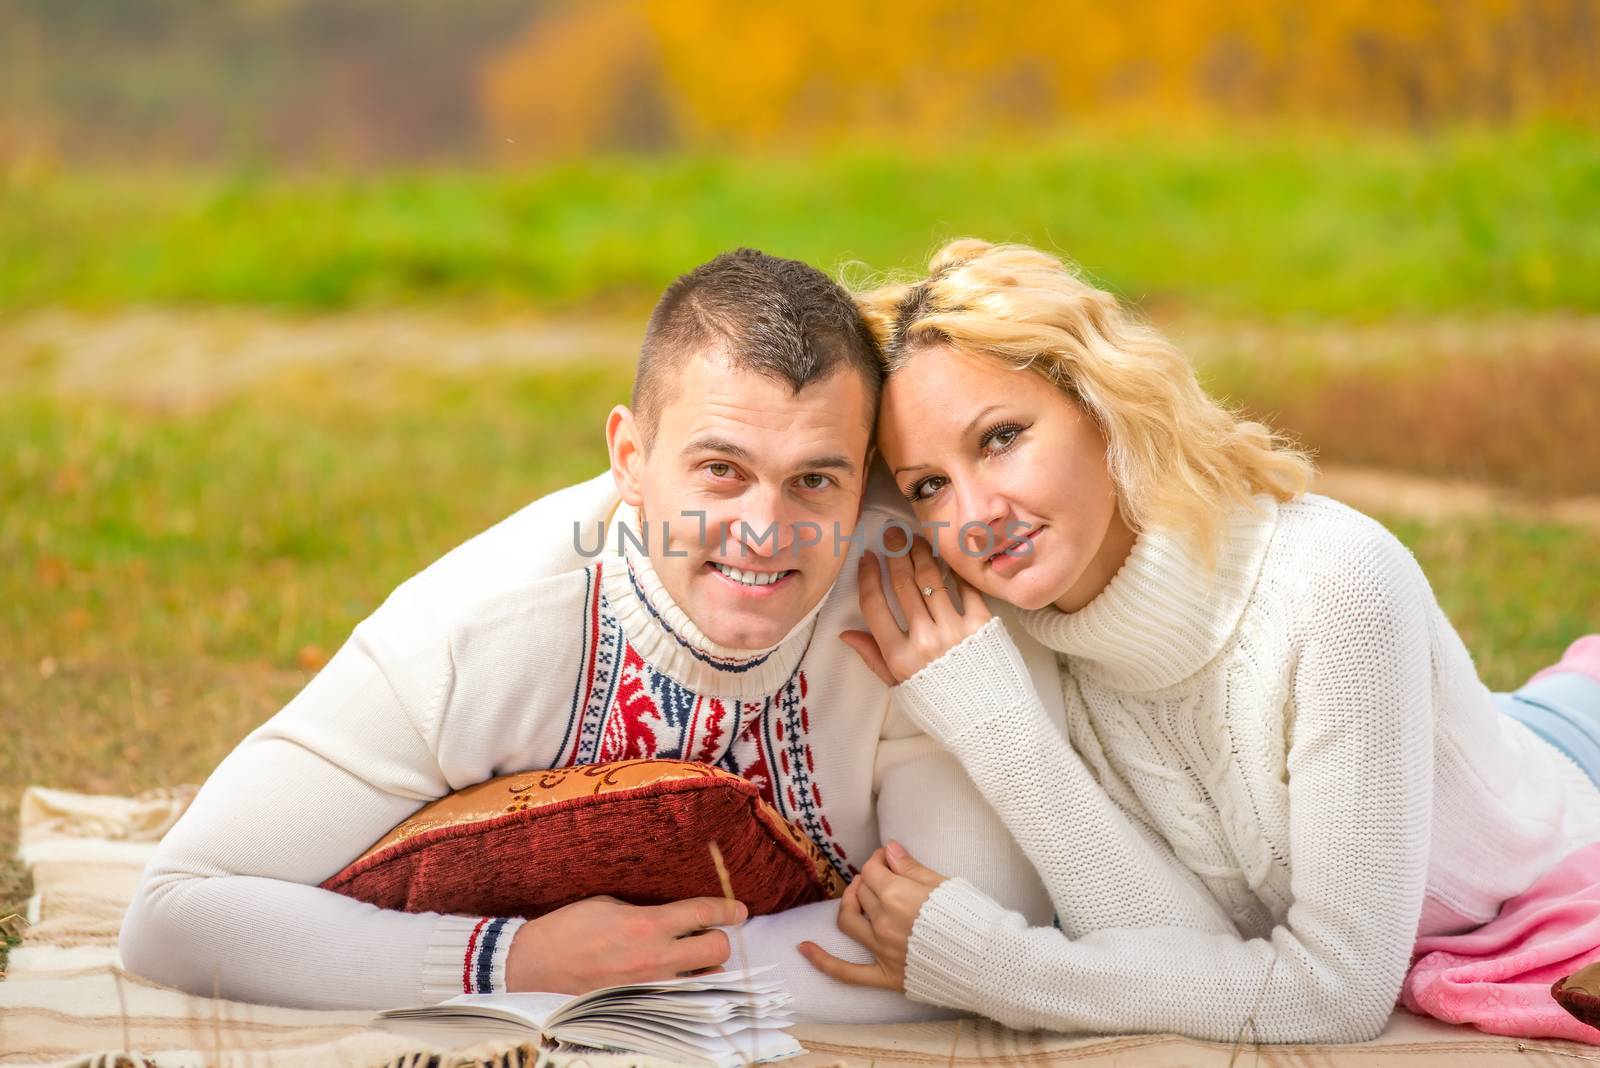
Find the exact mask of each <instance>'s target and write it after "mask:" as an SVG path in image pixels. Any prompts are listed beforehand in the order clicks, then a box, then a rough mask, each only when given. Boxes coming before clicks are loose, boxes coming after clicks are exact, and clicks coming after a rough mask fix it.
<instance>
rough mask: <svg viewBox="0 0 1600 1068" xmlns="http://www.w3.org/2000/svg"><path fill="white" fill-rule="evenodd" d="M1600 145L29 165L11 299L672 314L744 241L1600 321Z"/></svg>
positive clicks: (10, 197)
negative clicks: (504, 165) (471, 162)
mask: <svg viewBox="0 0 1600 1068" xmlns="http://www.w3.org/2000/svg"><path fill="white" fill-rule="evenodd" d="M1597 200H1600V136H1597V135H1596V134H1595V133H1594V132H1593V131H1589V130H1583V129H1562V128H1530V129H1524V130H1520V131H1512V132H1474V131H1456V132H1453V133H1441V134H1438V135H1435V136H1433V137H1430V138H1427V139H1407V140H1401V139H1395V138H1388V139H1386V138H1383V137H1381V136H1378V135H1368V136H1361V137H1358V136H1355V135H1349V134H1324V135H1312V134H1310V133H1306V132H1289V133H1278V134H1268V133H1264V132H1258V133H1255V134H1239V133H1234V134H1232V135H1228V136H1223V135H1221V134H1212V135H1196V136H1192V137H1187V138H1185V137H1164V138H1155V137H1139V136H1132V135H1126V134H1123V135H1087V134H1086V135H1082V136H1079V137H1076V138H1069V139H1062V140H1058V141H1055V142H1053V143H1051V144H1048V145H1043V146H1038V145H1035V146H1018V145H1008V144H996V145H992V146H988V147H983V146H975V147H970V148H967V149H964V150H957V149H952V150H949V151H947V152H944V153H942V154H939V155H936V156H935V155H920V156H919V155H908V154H907V153H904V152H898V151H897V152H892V153H891V152H888V151H883V152H877V153H874V152H867V151H848V152H846V151H840V152H836V153H832V154H824V155H819V156H808V157H803V158H742V159H733V158H720V157H668V158H660V159H633V158H623V159H599V160H591V161H586V162H583V163H576V164H567V165H559V166H551V167H547V168H543V169H537V170H528V171H520V172H489V173H476V174H467V173H416V174H392V175H385V176H369V177H351V176H329V175H310V176H298V177H297V176H293V175H285V174H272V173H254V172H247V173H240V174H234V175H213V176H195V175H168V176H164V177H162V176H156V177H150V176H141V175H134V174H116V175H89V174H73V173H68V174H53V173H33V174H23V173H21V172H17V173H14V174H12V175H11V176H10V178H9V179H7V180H6V184H5V185H3V186H0V311H3V310H17V309H24V308H31V307H38V306H44V305H53V304H70V305H82V306H118V305H121V304H124V303H127V302H159V303H189V302H225V303H228V302H231V303H260V304H270V305H277V306H282V307H286V308H297V309H330V308H344V307H349V306H354V305H382V304H390V303H396V302H410V301H417V300H445V301H464V302H469V303H484V304H489V305H501V306H505V305H510V306H518V307H522V306H533V307H552V306H572V305H605V306H627V307H630V308H632V307H636V306H637V305H639V304H641V303H648V302H649V301H650V300H651V299H653V297H654V296H655V294H656V293H657V292H659V290H660V288H661V286H662V285H663V284H664V283H665V282H667V281H668V280H669V279H671V278H672V277H674V276H675V275H676V274H678V273H679V272H681V271H682V270H684V269H686V268H687V267H689V266H691V265H693V264H695V263H697V262H700V261H702V260H704V259H706V258H709V257H710V256H712V255H714V254H715V253H717V252H719V251H721V250H723V249H726V248H729V247H732V246H735V245H740V244H748V245H755V246H759V247H763V248H766V249H767V250H769V251H772V252H776V253H780V254H783V255H789V256H796V257H799V258H802V259H805V260H807V261H809V262H812V263H815V264H817V265H819V266H822V267H824V268H827V269H830V270H831V269H835V268H837V267H838V266H840V265H841V264H843V263H845V262H846V261H851V260H860V261H862V262H864V263H865V264H867V265H869V266H870V267H871V268H872V269H874V270H883V269H909V270H915V269H917V268H919V267H921V266H922V265H923V264H924V263H925V259H926V256H927V254H928V252H929V251H931V249H932V248H933V247H935V245H936V244H937V243H938V242H939V241H940V240H942V239H945V238H948V237H952V236H961V235H969V234H971V235H978V236H984V237H988V238H991V239H999V240H1021V241H1028V242H1033V243H1036V244H1040V245H1043V246H1046V247H1050V248H1053V249H1055V250H1057V251H1060V252H1062V253H1064V254H1066V255H1068V256H1070V257H1072V258H1074V259H1076V260H1077V261H1078V262H1080V263H1081V264H1082V265H1083V266H1084V267H1085V268H1086V269H1087V270H1088V271H1090V272H1091V274H1092V275H1093V276H1094V277H1095V278H1096V279H1098V280H1099V281H1100V282H1102V283H1103V284H1106V285H1109V286H1110V287H1112V288H1113V289H1114V290H1116V291H1117V292H1119V293H1120V294H1122V295H1124V296H1126V297H1129V298H1131V299H1134V300H1139V301H1144V302H1147V303H1149V304H1159V303H1161V302H1165V301H1180V302H1183V303H1186V304H1189V305H1193V306H1196V307H1202V308H1205V309H1208V310H1214V311H1220V312H1226V313H1240V314H1254V315H1283V314H1311V315H1331V316H1353V317H1362V318H1366V317H1376V316H1382V315H1387V314H1392V313H1396V312H1408V313H1409V312H1417V313H1434V312H1440V311H1446V310H1450V311H1454V310H1463V309H1466V310H1473V311H1482V310H1494V309H1551V308H1567V309H1583V310H1589V311H1593V310H1597V309H1600V227H1596V226H1595V225H1594V224H1593V217H1594V216H1593V213H1594V204H1595V203H1596V202H1597Z"/></svg>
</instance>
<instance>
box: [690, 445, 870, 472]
mask: <svg viewBox="0 0 1600 1068" xmlns="http://www.w3.org/2000/svg"><path fill="white" fill-rule="evenodd" d="M704 452H714V453H718V454H720V455H722V456H731V457H733V458H734V459H735V460H743V461H745V462H746V463H749V462H750V460H751V456H750V451H749V450H748V449H746V448H745V447H744V446H742V445H735V444H734V443H733V442H731V441H729V440H728V439H727V438H718V437H711V436H709V435H708V436H706V437H700V438H695V439H694V440H693V441H691V442H689V444H687V445H685V446H684V447H683V455H685V456H694V455H696V454H698V453H704ZM797 466H799V467H802V468H805V469H806V470H808V471H814V470H819V469H820V470H827V471H844V472H847V473H850V474H854V473H855V469H856V465H855V464H854V463H853V462H852V461H851V459H850V458H849V457H848V456H844V455H842V454H840V453H826V454H824V455H822V456H813V457H811V458H810V459H807V460H802V461H801V462H800V463H799V464H798V465H797Z"/></svg>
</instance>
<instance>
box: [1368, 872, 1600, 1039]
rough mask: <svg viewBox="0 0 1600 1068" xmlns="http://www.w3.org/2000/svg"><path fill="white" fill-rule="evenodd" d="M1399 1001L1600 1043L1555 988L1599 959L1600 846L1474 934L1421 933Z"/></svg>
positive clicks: (1494, 1026)
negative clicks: (1555, 993) (1564, 1005)
mask: <svg viewBox="0 0 1600 1068" xmlns="http://www.w3.org/2000/svg"><path fill="white" fill-rule="evenodd" d="M1412 960H1413V962H1414V963H1413V964H1412V965H1411V971H1410V972H1408V973H1407V974H1406V981H1405V985H1404V986H1403V987H1402V988H1401V990H1400V1003H1401V1004H1402V1005H1404V1006H1405V1007H1406V1008H1407V1009H1410V1010H1411V1011H1412V1012H1415V1013H1421V1014H1422V1015H1425V1016H1433V1017H1437V1018H1438V1019H1440V1020H1446V1021H1448V1022H1450V1023H1464V1024H1470V1025H1472V1026H1473V1027H1476V1028H1478V1030H1480V1031H1488V1032H1490V1033H1492V1034H1497V1035H1517V1036H1520V1037H1523V1038H1569V1039H1574V1040H1576V1041H1578V1042H1589V1043H1593V1044H1595V1045H1600V1029H1596V1028H1593V1027H1590V1026H1589V1025H1588V1024H1585V1023H1580V1022H1579V1021H1578V1020H1577V1019H1575V1018H1574V1017H1572V1016H1570V1015H1568V1014H1567V1011H1566V1010H1565V1009H1563V1008H1562V1007H1561V1006H1560V1005H1558V1004H1556V1000H1555V998H1553V997H1551V995H1550V985H1551V984H1552V983H1554V982H1555V981H1556V980H1557V979H1560V978H1562V977H1563V976H1567V975H1570V974H1572V973H1573V972H1575V971H1577V970H1578V969H1579V968H1582V967H1583V966H1584V965H1586V964H1591V963H1593V962H1594V961H1596V960H1600V843H1595V844H1593V845H1587V846H1584V847H1583V848H1581V849H1579V850H1577V851H1576V852H1574V853H1572V855H1570V856H1568V857H1567V858H1566V859H1565V860H1563V861H1562V862H1561V863H1560V864H1558V865H1557V866H1556V867H1555V868H1554V869H1553V870H1551V871H1550V872H1549V874H1547V875H1545V876H1544V877H1543V878H1541V879H1540V880H1539V881H1538V882H1536V883H1534V884H1533V885H1532V886H1531V887H1529V888H1528V890H1527V891H1526V892H1525V893H1523V894H1522V895H1521V896H1520V897H1514V898H1512V899H1511V900H1510V901H1507V902H1506V903H1505V904H1504V905H1503V906H1501V908H1500V915H1498V916H1496V917H1495V918H1494V919H1492V920H1490V921H1489V922H1488V923H1486V924H1484V925H1483V926H1482V927H1479V928H1478V929H1477V930H1475V931H1468V932H1466V933H1465V934H1457V935H1434V936H1432V937H1428V938H1419V939H1418V940H1417V944H1416V947H1415V949H1414V950H1413V954H1412Z"/></svg>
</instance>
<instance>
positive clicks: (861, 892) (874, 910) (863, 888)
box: [856, 879, 883, 929]
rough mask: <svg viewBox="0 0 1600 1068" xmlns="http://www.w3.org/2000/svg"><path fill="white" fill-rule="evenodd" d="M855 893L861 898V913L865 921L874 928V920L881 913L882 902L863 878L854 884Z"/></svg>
mask: <svg viewBox="0 0 1600 1068" xmlns="http://www.w3.org/2000/svg"><path fill="white" fill-rule="evenodd" d="M856 895H857V896H858V897H859V898H860V899H861V912H862V914H863V915H865V916H866V918H867V922H868V923H871V924H873V926H874V929H876V923H874V921H875V920H877V918H878V917H879V916H881V915H882V914H883V903H882V902H880V901H879V900H878V894H877V892H876V891H874V890H873V889H872V887H870V886H868V885H867V882H866V880H865V879H863V880H862V881H861V882H860V883H859V884H857V886H856Z"/></svg>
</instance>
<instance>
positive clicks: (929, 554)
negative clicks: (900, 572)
mask: <svg viewBox="0 0 1600 1068" xmlns="http://www.w3.org/2000/svg"><path fill="white" fill-rule="evenodd" d="M911 574H912V577H913V578H914V579H915V581H916V584H917V595H918V596H919V597H921V598H922V603H923V605H924V607H926V608H927V610H928V615H930V616H931V617H933V621H934V622H935V623H937V624H939V626H940V627H942V628H946V629H949V628H951V627H958V626H960V622H961V613H960V611H958V610H957V609H956V604H955V602H954V601H953V600H951V599H950V583H949V582H947V581H945V578H944V576H943V575H941V574H940V573H939V561H937V560H935V559H934V558H933V549H932V548H931V547H929V545H928V543H927V542H926V541H923V540H922V539H921V538H918V539H917V540H916V541H914V542H912V543H911ZM923 590H932V591H933V592H932V593H931V594H929V593H923V592H922V591H923Z"/></svg>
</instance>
